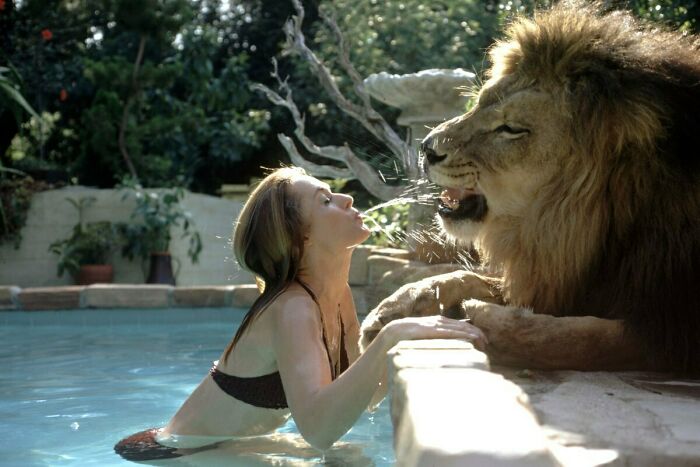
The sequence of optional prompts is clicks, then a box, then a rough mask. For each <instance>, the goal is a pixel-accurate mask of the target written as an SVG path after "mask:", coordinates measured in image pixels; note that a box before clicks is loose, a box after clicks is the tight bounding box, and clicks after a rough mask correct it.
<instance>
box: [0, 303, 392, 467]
mask: <svg viewBox="0 0 700 467" xmlns="http://www.w3.org/2000/svg"><path fill="white" fill-rule="evenodd" d="M242 316H243V313H242V311H241V310H235V309H211V308H204V309H171V310H75V311H52V312H0V465H3V466H15V465H16V466H23V467H24V466H49V465H50V466H53V465H61V466H63V465H71V466H86V465H95V466H111V465H122V466H124V465H136V464H133V463H130V462H127V461H124V460H122V459H121V458H120V457H118V456H117V455H116V454H114V452H113V450H112V447H113V446H114V444H115V443H116V442H117V441H118V440H119V439H121V438H123V437H124V436H127V435H130V434H132V433H134V432H137V431H140V430H143V429H146V428H151V427H156V426H162V425H164V424H165V423H166V422H167V421H168V420H169V419H170V417H171V416H172V415H173V414H174V413H175V411H176V410H177V409H178V408H179V406H180V404H181V403H182V402H183V401H184V400H185V398H186V397H187V396H188V395H189V394H190V392H191V391H192V390H193V389H194V388H195V387H196V385H197V384H199V382H200V381H201V379H202V378H203V377H204V376H205V375H206V374H207V371H208V369H209V367H210V365H211V362H212V360H215V359H217V358H218V357H219V355H220V354H221V351H222V349H223V348H224V347H225V345H226V344H227V343H228V341H229V339H230V338H231V336H232V335H233V333H234V332H235V329H236V327H237V326H238V324H239V323H240V320H241V318H242ZM388 411H389V409H388V403H387V401H384V402H383V403H382V404H381V405H380V407H379V409H378V411H377V412H375V413H374V414H373V415H368V414H365V415H363V416H362V418H361V419H360V420H359V421H358V422H357V423H356V424H355V426H354V427H353V428H352V430H350V432H348V434H346V435H345V436H344V437H343V438H342V440H341V441H343V442H344V443H341V444H344V445H345V447H346V448H348V447H349V448H350V449H347V450H348V452H354V453H355V454H353V456H352V457H353V459H352V460H349V461H348V462H344V461H340V462H339V461H338V459H335V460H331V459H330V457H331V456H329V457H327V458H326V459H325V460H324V459H323V458H322V457H321V456H320V455H318V454H316V452H315V451H312V452H313V454H312V455H310V456H308V455H307V456H306V457H303V458H301V459H300V458H294V459H290V460H289V462H286V463H285V461H284V459H281V458H279V457H275V458H274V462H275V465H280V464H282V465H289V464H294V465H297V464H299V463H300V464H303V465H309V464H311V465H314V464H319V465H323V464H324V463H325V464H327V465H376V466H390V465H393V464H394V462H395V458H394V454H393V451H392V447H391V445H392V430H391V422H390V418H389V413H388ZM279 431H280V432H284V433H294V432H296V427H295V426H294V423H293V422H292V421H290V422H289V423H287V424H286V425H285V426H284V427H283V428H281V429H280V430H279ZM307 451H308V450H307ZM358 453H359V454H358ZM180 459H181V460H184V459H185V458H180ZM270 462H273V461H272V460H271V461H270ZM161 465H166V464H164V463H163V461H161ZM180 465H182V464H180ZM228 465H246V462H243V461H237V462H233V463H228Z"/></svg>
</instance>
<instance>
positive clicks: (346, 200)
mask: <svg viewBox="0 0 700 467" xmlns="http://www.w3.org/2000/svg"><path fill="white" fill-rule="evenodd" d="M341 196H342V198H341V199H342V200H343V205H344V207H345V209H350V208H351V207H352V203H353V202H354V201H355V200H354V199H352V196H350V195H345V194H343V195H341Z"/></svg>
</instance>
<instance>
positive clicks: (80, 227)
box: [49, 197, 116, 277]
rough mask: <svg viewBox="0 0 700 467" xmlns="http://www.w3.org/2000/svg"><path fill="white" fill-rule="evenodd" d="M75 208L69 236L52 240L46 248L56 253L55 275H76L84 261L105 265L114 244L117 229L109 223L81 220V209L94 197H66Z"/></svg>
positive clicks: (91, 202) (84, 263)
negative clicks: (75, 215) (56, 267)
mask: <svg viewBox="0 0 700 467" xmlns="http://www.w3.org/2000/svg"><path fill="white" fill-rule="evenodd" d="M66 201H68V202H69V203H71V204H72V205H73V207H75V209H76V210H77V211H78V223H77V224H75V226H74V227H73V232H72V234H71V236H70V237H68V238H66V239H64V240H58V241H56V242H53V243H52V244H51V245H50V246H49V251H51V252H52V253H54V254H56V255H58V257H59V259H58V276H59V277H61V276H63V273H64V272H68V273H69V274H70V275H71V276H73V277H75V276H76V275H77V274H78V271H79V270H80V266H83V265H86V264H106V263H108V262H109V257H110V255H111V253H112V251H113V249H114V247H115V242H116V232H115V229H114V226H113V225H112V223H111V222H108V221H103V222H90V223H85V222H84V221H83V215H84V210H85V209H86V208H87V207H88V206H90V205H91V204H93V203H94V202H95V198H94V197H88V198H81V199H79V200H77V201H76V200H74V199H72V198H66Z"/></svg>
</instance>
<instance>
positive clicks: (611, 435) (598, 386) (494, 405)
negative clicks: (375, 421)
mask: <svg viewBox="0 0 700 467" xmlns="http://www.w3.org/2000/svg"><path fill="white" fill-rule="evenodd" d="M388 358H389V372H390V373H389V382H390V385H391V387H390V389H391V391H390V394H391V418H392V423H393V425H394V448H395V451H396V461H397V462H396V465H398V466H411V467H413V466H427V465H429V466H431V467H446V466H558V465H562V466H572V467H573V466H594V465H610V466H631V465H634V466H643V467H656V466H659V465H663V466H666V465H673V466H689V467H690V466H699V465H700V424H699V422H698V420H700V419H699V418H698V414H700V380H697V379H681V378H677V377H675V376H674V375H670V374H662V373H648V372H646V373H645V372H618V373H615V372H580V371H535V370H523V369H515V368H504V367H495V368H492V367H491V366H490V364H489V360H488V358H487V357H486V355H485V354H484V353H482V352H479V351H478V350H475V349H474V348H473V346H472V345H471V344H468V343H466V342H463V341H456V340H426V341H403V342H400V343H399V344H398V345H397V346H396V347H394V348H393V349H392V350H391V352H390V353H389V356H388Z"/></svg>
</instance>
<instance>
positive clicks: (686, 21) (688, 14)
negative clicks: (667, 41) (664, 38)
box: [621, 0, 700, 33]
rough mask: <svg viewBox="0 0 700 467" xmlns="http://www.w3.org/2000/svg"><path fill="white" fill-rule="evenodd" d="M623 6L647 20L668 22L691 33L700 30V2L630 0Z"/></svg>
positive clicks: (675, 27)
mask: <svg viewBox="0 0 700 467" xmlns="http://www.w3.org/2000/svg"><path fill="white" fill-rule="evenodd" d="M621 6H624V7H626V8H630V9H631V10H632V11H633V12H634V13H635V14H637V16H640V17H642V18H644V19H646V20H649V21H652V22H655V23H662V24H666V25H667V26H668V27H670V28H673V29H680V30H681V31H686V32H689V33H697V32H698V31H700V3H698V2H697V1H688V0H628V1H625V2H623V3H622V5H621Z"/></svg>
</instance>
